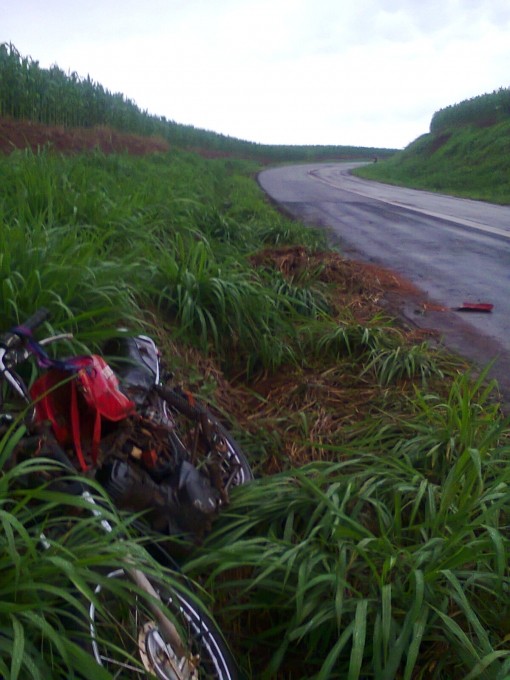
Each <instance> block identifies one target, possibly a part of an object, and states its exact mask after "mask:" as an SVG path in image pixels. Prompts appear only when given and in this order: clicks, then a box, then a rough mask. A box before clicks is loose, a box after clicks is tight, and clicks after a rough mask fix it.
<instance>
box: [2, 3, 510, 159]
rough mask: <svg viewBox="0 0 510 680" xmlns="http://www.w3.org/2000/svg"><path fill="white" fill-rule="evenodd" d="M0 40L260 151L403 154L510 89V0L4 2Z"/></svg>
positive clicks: (143, 105)
mask: <svg viewBox="0 0 510 680" xmlns="http://www.w3.org/2000/svg"><path fill="white" fill-rule="evenodd" d="M0 42H11V43H12V44H13V45H14V46H15V47H16V48H17V50H18V51H19V52H20V53H21V54H22V55H23V56H30V57H32V59H34V60H36V61H38V62H39V64H40V66H42V67H44V68H47V67H49V66H51V65H52V64H57V65H58V66H59V67H60V68H61V69H63V70H64V71H66V72H76V73H77V74H78V75H79V76H81V77H86V76H87V75H90V77H91V78H92V79H93V80H94V81H95V82H97V83H100V84H101V85H103V86H104V87H105V88H106V89H108V90H110V91H111V92H120V93H122V94H124V95H125V96H126V97H127V98H129V99H131V100H132V101H134V102H135V103H136V104H137V105H138V106H139V107H140V108H141V109H144V110H147V111H148V112H149V113H151V114H155V115H158V116H166V118H168V119H169V120H174V121H176V122H178V123H185V124H187V125H194V126H195V127H198V128H204V129H207V130H213V131H215V132H220V133H223V134H225V135H229V136H231V137H237V138H240V139H245V140H249V141H254V142H258V143H261V144H335V145H336V144H341V145H354V146H375V147H385V148H403V147H405V146H407V145H408V144H409V143H410V142H412V141H413V140H414V139H416V138H417V137H418V136H420V135H421V134H424V133H426V132H428V130H429V124H430V119H431V117H432V115H433V114H434V112H435V111H437V110H438V109H440V108H443V107H445V106H448V105H450V104H454V103H457V102H459V101H462V100H464V99H468V98H470V97H474V96H477V95H480V94H484V93H487V92H492V91H493V90H497V89H499V88H500V87H510V2H509V0H0Z"/></svg>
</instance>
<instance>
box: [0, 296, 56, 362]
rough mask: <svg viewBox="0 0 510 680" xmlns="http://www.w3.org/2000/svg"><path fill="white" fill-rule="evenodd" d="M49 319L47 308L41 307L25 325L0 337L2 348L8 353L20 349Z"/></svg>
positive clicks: (16, 327)
mask: <svg viewBox="0 0 510 680" xmlns="http://www.w3.org/2000/svg"><path fill="white" fill-rule="evenodd" d="M49 317H50V312H49V310H48V309H46V307H41V308H40V309H38V310H37V311H36V312H34V314H32V316H29V317H28V319H27V320H26V321H25V322H24V323H22V324H20V325H19V326H15V327H14V328H12V329H11V330H10V331H8V332H7V333H3V334H2V335H0V347H2V348H3V349H4V350H6V351H8V350H10V349H14V348H16V347H19V346H20V345H21V344H23V341H24V339H25V337H26V336H27V335H28V336H30V335H31V334H32V331H35V329H36V328H38V327H39V326H40V325H41V324H43V323H44V322H45V321H46V319H48V318H49Z"/></svg>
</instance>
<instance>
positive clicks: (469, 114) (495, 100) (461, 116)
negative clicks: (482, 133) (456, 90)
mask: <svg viewBox="0 0 510 680" xmlns="http://www.w3.org/2000/svg"><path fill="white" fill-rule="evenodd" d="M508 117H510V88H503V87H501V88H500V89H499V90H494V92H492V93H490V94H482V95H479V96H477V97H472V98H471V99H466V100H465V101H462V102H460V103H458V104H452V105H451V106H446V107H445V108H444V109H440V110H439V111H436V113H435V114H434V115H433V116H432V120H431V122H430V131H431V132H441V131H442V130H446V129H448V128H452V127H458V126H461V125H470V124H474V125H493V124H495V123H498V122H500V121H502V120H504V119H506V118H508Z"/></svg>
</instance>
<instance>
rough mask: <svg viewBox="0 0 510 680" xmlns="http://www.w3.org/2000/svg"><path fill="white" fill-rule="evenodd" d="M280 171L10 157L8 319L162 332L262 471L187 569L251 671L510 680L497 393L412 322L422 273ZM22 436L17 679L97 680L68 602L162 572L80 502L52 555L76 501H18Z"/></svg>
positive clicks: (12, 487) (509, 599)
mask: <svg viewBox="0 0 510 680" xmlns="http://www.w3.org/2000/svg"><path fill="white" fill-rule="evenodd" d="M379 165H380V166H381V167H382V165H383V164H382V163H381V164H379V163H378V164H377V166H379ZM259 167H260V166H259V164H258V163H256V162H254V161H253V160H249V159H244V160H241V159H235V158H232V157H230V158H216V159H205V158H203V157H202V156H200V155H198V154H194V153H190V152H189V151H187V150H183V149H177V148H172V149H171V150H170V151H166V152H160V153H156V154H149V155H143V156H139V157H134V156H130V155H128V154H126V153H121V154H119V153H117V154H105V153H103V152H101V151H99V150H96V151H93V152H88V153H82V154H78V153H76V154H74V155H69V156H64V155H62V154H59V153H55V152H54V151H52V150H51V149H50V148H46V149H44V148H41V149H40V150H39V151H38V152H33V151H31V150H14V151H13V152H12V153H10V154H9V155H4V156H0V285H1V287H2V295H1V296H0V306H1V312H2V324H3V327H5V328H7V327H9V326H10V325H12V324H14V323H16V322H18V321H20V320H23V319H24V318H25V317H26V316H28V315H29V314H31V313H32V312H33V311H34V310H35V309H36V308H37V307H39V306H41V305H45V306H47V307H49V308H50V309H51V311H52V315H53V316H52V319H51V329H53V330H63V331H69V330H71V331H73V332H74V333H75V334H76V340H75V341H74V343H73V345H70V346H68V347H67V348H66V351H77V350H79V351H84V350H87V349H89V350H93V349H96V348H97V347H98V346H99V345H100V343H101V342H102V341H103V340H104V339H105V338H106V337H108V336H109V335H110V334H111V333H112V332H113V331H114V329H115V328H116V327H117V326H118V325H123V326H128V327H130V328H132V329H143V330H144V331H146V332H148V333H150V334H152V335H153V336H154V337H155V338H156V340H157V342H158V344H159V345H160V347H161V349H162V351H163V354H164V357H165V359H166V362H167V364H168V367H169V368H170V369H171V370H172V371H173V372H174V373H175V380H176V381H177V382H182V383H183V384H184V385H186V386H187V387H191V389H192V390H193V392H194V393H196V394H197V395H198V396H199V397H200V398H201V399H204V400H205V401H207V402H209V404H210V405H211V407H212V408H214V409H215V410H216V411H217V413H218V414H219V415H220V417H221V418H222V420H223V421H224V422H225V424H226V425H227V426H228V427H229V428H231V429H232V430H233V432H234V434H235V436H236V438H237V439H238V440H239V442H240V444H241V445H242V446H243V448H244V449H245V450H246V452H247V454H248V455H249V457H250V461H251V462H252V465H253V467H254V469H255V472H256V475H257V480H256V481H255V482H254V483H253V484H250V485H249V486H246V487H245V488H240V489H237V490H236V491H235V493H233V494H232V500H231V504H230V506H229V508H228V510H227V511H226V512H225V513H224V514H223V515H222V517H221V518H220V519H219V521H218V522H217V523H216V524H215V526H214V527H213V531H212V533H211V535H210V536H209V537H208V538H207V540H206V543H205V544H204V546H202V547H201V548H198V549H197V550H196V552H195V554H194V555H193V556H192V558H191V559H190V560H189V561H187V562H186V563H185V564H183V569H184V570H185V571H186V572H187V573H188V574H189V575H191V576H192V577H193V578H194V579H195V580H196V581H197V582H198V583H200V584H203V585H204V588H205V591H206V592H209V593H210V594H211V602H210V605H211V607H212V609H213V610H214V613H215V616H216V618H217V620H218V621H219V622H220V625H221V627H222V629H223V631H224V632H225V634H226V636H227V639H228V640H229V641H230V643H231V644H232V646H233V648H234V651H235V653H236V655H237V657H238V659H239V660H240V663H241V665H242V667H243V668H244V670H245V672H246V675H247V677H253V678H267V679H268V680H272V679H273V678H278V679H281V680H287V679H288V680H305V678H306V679H310V678H322V679H324V680H325V679H329V678H340V679H344V678H348V679H349V680H355V679H356V678H366V677H374V678H378V679H381V680H382V679H387V680H393V679H394V678H399V679H400V678H402V679H404V678H406V679H409V680H415V679H417V678H427V679H429V678H433V679H437V680H457V679H459V680H460V679H461V678H462V679H464V680H466V679H468V678H469V679H470V680H471V679H474V678H483V679H487V680H492V679H494V680H496V679H499V678H501V679H503V678H506V677H508V675H509V674H510V657H509V655H510V648H509V645H508V636H509V634H510V629H509V625H510V623H509V622H510V618H509V613H510V574H509V570H508V561H509V553H510V538H509V534H508V517H509V516H510V493H509V481H510V480H509V475H510V473H509V470H510V465H509V460H510V448H509V444H510V441H509V438H508V421H507V418H506V417H505V416H504V415H503V413H502V411H501V408H500V406H499V402H498V392H497V386H496V385H495V384H494V383H488V382H487V381H486V380H485V376H484V375H483V374H482V375H479V376H474V375H471V374H470V372H469V370H468V367H467V366H466V365H465V364H464V363H463V362H462V361H461V360H460V359H458V358H456V357H452V356H449V355H448V354H446V353H445V352H443V351H442V349H441V348H440V346H438V344H437V342H436V338H435V337H434V336H429V335H427V334H426V333H423V332H422V331H418V330H416V329H414V328H412V327H407V326H405V325H403V323H402V322H400V321H399V320H398V318H395V314H394V313H392V309H394V307H393V305H394V304H395V300H396V299H397V300H398V296H399V295H404V294H405V295H412V294H414V293H413V291H412V290H411V289H409V287H406V284H405V282H403V281H400V280H398V278H397V277H395V276H394V275H393V274H391V273H388V272H384V271H383V270H380V269H377V268H375V267H371V266H368V265H362V264H360V263H355V262H349V261H347V260H345V259H343V257H342V256H341V254H340V253H338V252H337V251H335V250H334V249H332V248H331V247H329V246H328V241H327V234H326V233H324V232H321V231H317V230H313V229H309V228H306V227H305V226H303V225H301V224H299V223H296V222H294V221H291V220H288V219H287V218H286V217H284V216H282V215H281V214H280V213H278V212H277V211H276V210H275V209H274V208H273V207H271V206H270V205H269V203H268V202H267V201H266V200H265V198H264V196H263V194H262V192H261V191H260V189H259V188H258V186H257V184H256V182H255V181H254V175H255V173H256V172H257V170H258V168H259ZM374 167H375V166H374ZM417 304H418V303H417ZM48 330H49V328H48ZM60 351H62V348H60ZM15 441H16V434H15V433H14V432H12V431H11V432H8V433H7V434H6V435H5V436H4V438H3V440H2V447H3V448H2V449H1V451H3V452H4V453H3V454H1V455H2V458H1V461H2V464H3V465H4V467H3V471H2V476H1V477H0V502H2V505H3V510H4V512H3V514H2V522H3V528H4V532H3V535H4V538H3V543H2V550H3V558H2V560H3V562H2V564H3V567H2V569H1V570H0V586H1V587H2V589H3V590H2V592H3V593H4V594H7V595H6V597H4V598H2V600H3V602H4V604H2V606H1V607H0V621H1V625H2V629H1V630H2V639H3V640H4V641H5V643H4V646H3V648H2V649H3V652H2V655H0V656H1V658H2V660H4V659H5V661H3V663H4V666H2V667H1V669H2V674H3V675H5V676H6V677H13V678H14V677H19V678H29V677H30V678H36V677H45V678H49V677H56V678H57V677H78V672H80V673H83V674H84V675H85V677H93V675H92V673H93V669H92V668H91V669H90V675H89V676H87V675H86V673H88V672H89V670H84V668H85V667H84V666H82V665H81V664H82V661H83V659H82V655H80V648H76V646H73V645H72V641H71V640H69V635H68V631H67V630H66V626H65V622H66V621H67V619H66V616H68V610H67V609H66V608H65V607H63V605H62V603H63V602H69V603H70V605H71V607H74V606H75V605H76V606H82V605H80V603H81V600H80V601H79V602H75V601H74V600H73V597H74V595H73V593H76V589H78V591H81V592H83V591H87V588H89V587H90V586H89V585H88V584H90V583H92V582H93V579H94V578H97V576H95V575H94V573H93V569H94V567H96V566H97V564H98V563H99V562H101V563H102V562H104V563H105V564H108V565H110V564H119V563H120V561H121V559H122V557H123V556H125V554H126V553H125V551H126V550H129V551H132V550H134V554H135V555H136V556H137V558H138V559H140V560H142V561H144V562H147V563H148V564H149V568H150V569H155V570H158V569H159V567H157V566H156V565H154V563H153V562H152V561H150V560H149V558H148V557H147V556H146V555H145V553H144V551H143V547H142V546H139V545H138V544H136V543H135V544H133V546H134V547H132V546H131V543H122V542H121V541H119V540H118V537H119V536H120V533H123V532H124V531H125V530H126V527H125V522H126V521H128V518H122V519H119V518H117V517H116V515H115V514H114V513H113V511H112V521H113V522H114V523H115V526H116V527H118V529H117V532H114V534H113V536H110V537H109V536H108V535H106V534H104V532H99V531H96V529H98V528H97V527H96V526H95V524H94V522H93V521H92V520H90V522H88V523H85V524H83V523H82V521H79V522H75V520H76V516H75V514H74V512H72V511H71V510H70V512H69V514H70V516H71V518H70V520H69V521H70V523H71V524H70V527H74V528H70V530H69V538H68V539H67V538H66V539H65V540H63V541H62V542H61V541H60V540H58V541H57V542H56V545H55V548H54V549H55V550H56V551H57V555H56V558H55V559H53V557H54V554H53V553H51V554H50V553H44V555H43V557H42V558H41V557H40V554H39V552H38V551H37V550H36V549H35V544H36V543H37V537H38V536H39V533H38V532H39V531H40V529H41V527H42V526H44V522H45V521H47V520H46V517H47V516H48V515H47V514H45V511H44V507H45V506H44V504H47V505H48V504H49V505H48V508H50V506H51V507H53V506H54V505H55V502H59V503H60V502H62V501H61V499H60V498H56V497H55V495H54V493H53V492H50V491H49V490H48V489H41V490H38V491H36V492H27V491H21V490H18V486H17V484H15V482H16V476H17V475H19V474H21V472H22V471H20V470H19V469H18V468H17V467H14V468H11V469H10V470H8V469H7V467H5V463H6V461H7V460H8V458H9V456H10V453H11V451H12V447H13V446H14V444H15ZM11 481H12V483H11ZM23 494H25V495H23ZM27 494H28V495H27ZM30 494H35V496H34V497H33V499H32V497H31V496H30ZM52 494H53V495H52ZM36 497H37V498H36ZM32 500H37V502H38V503H42V509H41V510H40V511H37V512H36V513H35V514H33V516H32V519H31V520H30V519H29V515H30V514H31V513H32V512H33V511H32V506H31V501H32ZM65 502H66V504H67V503H70V502H71V501H69V500H66V501H65ZM37 507H39V505H38V506H37ZM66 507H67V505H66ZM48 508H47V509H48ZM62 514H64V513H62ZM26 527H28V528H26ZM68 541H69V542H68ZM96 545H97V546H98V547H97V550H96V549H95V547H94V548H92V549H90V547H89V546H96ZM60 551H65V555H62V558H63V557H65V559H64V560H63V559H60V556H61V555H60ZM92 555H94V557H93V558H92V557H91V556H92ZM57 558H58V559H57ZM36 562H37V564H35V563H36ZM34 564H35V566H33V565H34ZM20 565H21V566H22V567H23V568H22V569H20V568H19V567H20ZM69 565H71V566H69ZM166 577H168V578H170V576H168V575H166ZM33 583H36V584H40V585H41V592H40V591H39V590H36V591H34V589H33V585H31V584H33ZM44 584H49V586H48V587H47V588H46V590H44ZM56 584H58V588H57V587H56ZM46 595H47V596H48V597H47V598H46ZM9 598H10V599H9ZM5 601H7V602H8V603H9V604H8V606H7V605H6V604H5ZM34 631H35V632H34ZM41 640H44V642H41ZM9 650H10V651H9ZM4 652H5V653H4ZM39 669H43V671H44V672H42V671H39ZM9 673H10V675H9ZM66 673H67V675H66ZM73 673H74V675H73ZM97 677H99V675H97ZM105 677H107V676H105Z"/></svg>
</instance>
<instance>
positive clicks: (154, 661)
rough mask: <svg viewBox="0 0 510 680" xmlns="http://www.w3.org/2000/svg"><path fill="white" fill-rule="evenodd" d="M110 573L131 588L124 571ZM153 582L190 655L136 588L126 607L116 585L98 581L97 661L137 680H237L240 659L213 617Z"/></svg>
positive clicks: (93, 612)
mask: <svg viewBox="0 0 510 680" xmlns="http://www.w3.org/2000/svg"><path fill="white" fill-rule="evenodd" d="M107 577H108V578H111V579H118V580H122V581H123V583H122V587H127V588H128V589H129V588H130V584H131V581H130V579H129V577H128V576H127V574H126V573H125V571H124V570H123V569H117V570H115V571H112V572H110V573H109V574H108V575H107ZM151 583H152V585H153V587H154V588H155V590H156V592H157V593H158V595H159V597H160V598H161V600H162V602H163V604H164V605H165V607H166V608H167V610H168V612H169V613H170V614H171V617H172V618H171V620H172V623H173V624H174V625H175V627H176V630H177V631H178V634H179V638H180V643H181V647H182V648H183V649H184V650H185V655H184V656H182V653H181V651H179V650H177V649H176V646H175V645H174V644H172V642H167V641H165V639H164V637H163V634H162V632H161V630H160V627H159V626H158V624H157V623H156V621H155V620H154V615H153V614H151V612H150V611H149V609H148V607H147V604H146V603H144V601H143V597H142V596H141V595H140V592H139V591H138V590H137V589H136V588H135V586H133V599H132V604H131V605H127V606H126V604H125V603H121V599H120V598H116V597H115V588H112V589H111V590H110V588H108V589H107V588H103V587H102V586H101V585H98V586H97V587H96V589H95V595H96V597H97V598H98V600H99V602H100V605H99V606H98V607H96V605H95V604H94V603H91V604H90V607H89V616H90V634H91V651H92V654H93V656H94V658H95V660H96V662H97V663H98V664H99V665H101V666H103V667H105V668H106V669H107V670H108V671H109V672H110V673H111V674H112V675H113V676H114V677H119V678H126V679H133V680H135V679H138V680H139V679H140V678H146V677H152V678H154V677H155V678H158V680H237V678H238V671H237V667H236V663H235V661H234V659H233V657H232V654H231V652H230V650H229V649H228V646H227V644H226V643H225V641H224V639H223V637H222V635H221V633H220V632H219V630H218V628H217V626H216V624H215V623H214V622H213V621H212V619H211V618H210V617H209V616H208V615H207V614H205V613H204V612H203V611H202V610H201V608H200V607H199V606H197V604H196V603H195V602H194V601H193V600H192V599H191V598H190V597H188V596H187V595H185V594H184V593H182V592H180V591H178V590H176V589H174V590H170V589H169V588H168V587H166V586H164V585H163V584H161V583H159V582H156V581H155V580H153V579H151ZM122 599H124V598H122ZM168 618H170V617H168Z"/></svg>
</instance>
